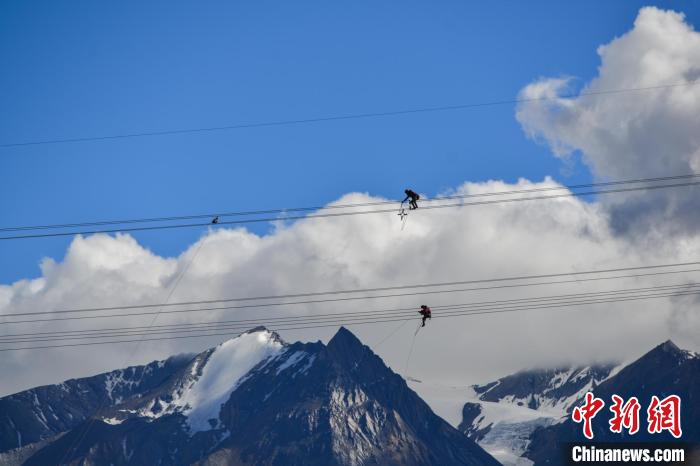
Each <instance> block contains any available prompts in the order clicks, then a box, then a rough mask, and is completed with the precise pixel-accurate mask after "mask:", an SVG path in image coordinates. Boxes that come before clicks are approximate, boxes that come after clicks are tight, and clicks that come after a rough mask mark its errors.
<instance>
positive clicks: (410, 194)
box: [401, 189, 420, 210]
mask: <svg viewBox="0 0 700 466" xmlns="http://www.w3.org/2000/svg"><path fill="white" fill-rule="evenodd" d="M403 192H405V193H406V199H404V200H403V201H401V204H403V203H404V202H406V201H409V199H410V201H409V202H408V208H409V209H411V210H415V209H417V208H418V202H417V201H418V199H420V196H419V195H418V193H416V192H414V191H412V190H410V189H404V191H403Z"/></svg>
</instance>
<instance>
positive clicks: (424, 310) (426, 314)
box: [418, 304, 433, 327]
mask: <svg viewBox="0 0 700 466" xmlns="http://www.w3.org/2000/svg"><path fill="white" fill-rule="evenodd" d="M418 313H419V314H420V315H422V316H423V325H421V327H425V320H426V319H430V318H432V317H433V313H432V311H431V310H430V308H429V307H428V306H426V305H425V304H423V305H422V306H421V307H420V311H418Z"/></svg>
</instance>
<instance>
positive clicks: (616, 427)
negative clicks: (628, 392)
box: [609, 395, 641, 435]
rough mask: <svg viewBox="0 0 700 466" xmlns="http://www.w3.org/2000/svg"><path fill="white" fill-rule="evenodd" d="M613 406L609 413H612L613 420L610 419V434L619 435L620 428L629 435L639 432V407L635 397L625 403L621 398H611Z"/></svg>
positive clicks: (614, 396)
mask: <svg viewBox="0 0 700 466" xmlns="http://www.w3.org/2000/svg"><path fill="white" fill-rule="evenodd" d="M612 400H613V405H612V406H611V407H610V411H612V412H613V418H612V419H610V421H609V424H610V432H615V433H618V434H619V433H621V432H622V428H623V427H624V428H625V429H627V431H628V432H629V434H630V435H634V434H636V433H637V432H639V410H640V408H641V405H640V404H639V400H638V399H637V397H635V396H633V397H632V398H630V399H629V400H627V402H626V403H625V402H624V401H625V400H623V399H622V398H621V397H619V396H617V395H613V396H612Z"/></svg>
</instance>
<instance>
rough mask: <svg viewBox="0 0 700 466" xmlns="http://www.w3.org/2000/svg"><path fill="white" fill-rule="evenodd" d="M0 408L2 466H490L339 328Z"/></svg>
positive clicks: (267, 339) (246, 342)
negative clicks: (319, 336) (324, 338)
mask: <svg viewBox="0 0 700 466" xmlns="http://www.w3.org/2000/svg"><path fill="white" fill-rule="evenodd" d="M83 398H84V399H83ZM103 401H106V402H105V403H104V406H103V407H102V409H99V408H100V405H101V404H102V402H103ZM0 407H1V408H0V419H1V420H2V421H1V422H2V424H1V425H2V429H3V430H2V431H0V432H1V435H2V437H0V451H2V452H4V453H0V463H2V464H21V463H22V462H24V464H27V465H45V464H59V463H65V464H97V465H100V464H113V465H128V464H134V465H136V464H138V465H142V464H161V465H185V464H187V465H189V464H197V465H273V464H275V465H277V464H280V465H281V464H284V465H301V464H304V465H353V466H354V465H364V464H387V465H391V464H397V465H398V464H401V465H434V464H441V465H474V466H480V465H497V464H498V462H497V461H495V460H494V459H493V458H492V457H491V456H490V455H489V454H487V453H486V452H485V451H484V450H483V449H482V448H480V447H479V446H478V445H476V444H475V443H474V442H473V441H472V440H470V439H469V438H467V437H466V436H464V435H463V434H462V433H460V432H459V431H458V430H456V429H454V428H453V427H451V426H450V425H449V424H447V423H446V422H445V421H443V420H442V419H441V418H439V417H438V416H437V415H435V414H434V413H433V412H432V411H431V409H430V408H429V407H428V405H427V404H426V403H425V402H423V400H422V399H421V398H420V397H419V396H418V395H416V394H415V393H414V392H413V391H412V390H411V389H409V388H408V386H407V385H406V383H405V382H404V380H403V379H402V378H401V377H400V376H399V375H397V374H395V373H394V372H392V371H391V370H390V369H389V368H388V367H386V365H384V363H383V362H382V360H381V359H380V358H379V357H377V356H376V355H375V354H374V353H372V351H371V350H370V349H369V348H368V347H366V346H364V345H362V344H361V343H360V341H359V340H357V338H355V337H354V335H352V333H350V332H349V331H348V330H346V329H343V328H341V329H340V330H339V331H338V333H337V334H336V335H335V336H334V337H333V338H332V339H331V340H330V341H329V343H328V345H323V344H322V343H320V342H318V343H305V344H304V343H294V344H286V343H284V342H283V341H281V339H280V338H279V337H278V336H277V335H276V334H275V333H274V332H270V331H268V330H265V329H263V328H258V329H254V330H251V331H249V332H247V333H246V334H243V335H241V336H239V337H237V338H235V339H232V340H228V341H226V342H224V343H222V344H221V345H219V346H218V347H216V348H212V349H210V350H207V351H205V352H203V353H201V354H198V355H195V356H191V357H179V358H171V359H169V360H166V361H162V362H155V363H152V364H149V365H148V366H141V367H136V368H129V369H125V370H124V371H115V372H112V373H109V374H102V375H99V376H95V377H91V378H87V379H79V380H74V381H68V382H65V383H63V384H60V385H55V386H50V387H41V388H37V389H34V390H29V391H26V392H22V393H18V394H15V395H12V396H10V397H5V398H3V399H0ZM24 417H28V419H29V420H28V421H26V422H25V421H22V419H23V418H24ZM30 442H31V443H30ZM17 447H20V448H17ZM13 462H14V463H13Z"/></svg>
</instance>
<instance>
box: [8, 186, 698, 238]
mask: <svg viewBox="0 0 700 466" xmlns="http://www.w3.org/2000/svg"><path fill="white" fill-rule="evenodd" d="M698 177H700V173H689V174H684V175H672V176H661V177H654V178H637V179H628V180H616V181H605V182H598V183H586V184H574V185H562V186H551V187H542V188H526V189H512V190H508V191H496V192H487V193H473V194H455V195H451V196H438V197H433V198H427V199H422V201H421V202H422V203H425V202H437V201H443V200H453V199H472V198H480V197H491V196H504V195H513V194H530V193H539V192H546V191H563V190H577V189H584V188H596V187H605V186H619V185H625V184H640V183H658V182H662V181H674V180H684V179H685V180H687V179H694V178H698ZM399 202H401V201H400V200H398V199H392V200H388V201H374V202H363V203H354V204H332V205H327V206H311V207H308V206H307V207H286V208H278V209H267V210H249V211H236V212H214V213H208V214H191V215H180V216H168V217H151V218H132V219H122V220H101V221H93V222H77V223H62V224H50V225H25V226H15V227H2V228H0V232H10V231H32V230H57V229H64V228H79V227H91V226H104V225H128V224H135V223H158V222H171V221H181V220H194V219H200V218H208V219H212V218H215V217H219V218H226V217H238V216H254V215H268V214H287V213H289V212H310V211H317V210H332V209H353V208H358V207H375V206H383V205H394V204H396V203H399ZM207 225H209V224H207Z"/></svg>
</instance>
